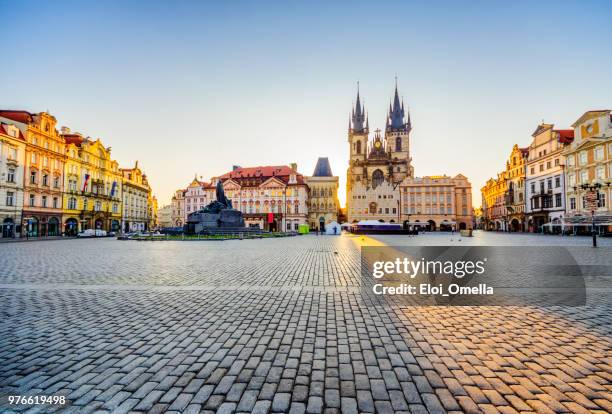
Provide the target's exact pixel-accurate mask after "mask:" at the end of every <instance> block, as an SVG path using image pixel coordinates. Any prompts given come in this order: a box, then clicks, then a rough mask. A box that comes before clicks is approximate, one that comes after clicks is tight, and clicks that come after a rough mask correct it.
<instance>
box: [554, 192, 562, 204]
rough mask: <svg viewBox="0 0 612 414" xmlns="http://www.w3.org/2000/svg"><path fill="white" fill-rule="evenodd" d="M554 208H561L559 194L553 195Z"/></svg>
mask: <svg viewBox="0 0 612 414" xmlns="http://www.w3.org/2000/svg"><path fill="white" fill-rule="evenodd" d="M555 207H561V194H559V193H557V194H555Z"/></svg>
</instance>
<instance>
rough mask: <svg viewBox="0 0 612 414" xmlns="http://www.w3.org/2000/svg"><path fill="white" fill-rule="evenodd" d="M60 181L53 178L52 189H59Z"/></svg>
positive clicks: (57, 178)
mask: <svg viewBox="0 0 612 414" xmlns="http://www.w3.org/2000/svg"><path fill="white" fill-rule="evenodd" d="M59 183H60V179H59V177H53V187H55V188H59Z"/></svg>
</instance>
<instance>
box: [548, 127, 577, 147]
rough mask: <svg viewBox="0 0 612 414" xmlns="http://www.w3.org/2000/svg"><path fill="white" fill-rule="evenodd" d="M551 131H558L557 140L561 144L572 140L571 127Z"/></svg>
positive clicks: (572, 131)
mask: <svg viewBox="0 0 612 414" xmlns="http://www.w3.org/2000/svg"><path fill="white" fill-rule="evenodd" d="M553 131H555V132H558V133H559V142H561V143H563V144H571V143H572V141H573V140H574V130H573V129H554V130H553Z"/></svg>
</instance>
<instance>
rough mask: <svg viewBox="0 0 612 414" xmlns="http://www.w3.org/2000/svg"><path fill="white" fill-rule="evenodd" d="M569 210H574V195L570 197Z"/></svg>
mask: <svg viewBox="0 0 612 414" xmlns="http://www.w3.org/2000/svg"><path fill="white" fill-rule="evenodd" d="M570 210H576V198H575V197H571V198H570Z"/></svg>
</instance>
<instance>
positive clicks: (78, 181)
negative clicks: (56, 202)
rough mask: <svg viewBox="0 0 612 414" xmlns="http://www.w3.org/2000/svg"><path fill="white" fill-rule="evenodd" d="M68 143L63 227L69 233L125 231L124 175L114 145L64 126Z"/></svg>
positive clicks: (70, 234) (64, 136)
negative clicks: (123, 214) (113, 155)
mask: <svg viewBox="0 0 612 414" xmlns="http://www.w3.org/2000/svg"><path fill="white" fill-rule="evenodd" d="M61 135H62V137H63V139H64V141H65V143H66V165H65V172H64V199H63V218H62V223H63V228H64V233H65V234H66V235H68V236H74V235H76V234H77V233H78V232H80V231H83V230H87V229H99V230H105V231H114V232H118V231H120V230H121V215H122V203H121V198H122V197H121V192H122V185H121V184H122V176H121V172H120V171H119V163H117V161H115V160H113V159H111V148H110V147H105V146H104V145H103V144H102V142H101V141H100V139H96V140H93V139H91V138H88V137H87V138H86V137H83V136H82V135H81V134H79V133H72V132H71V131H70V130H69V129H68V128H66V127H64V128H62V134H61Z"/></svg>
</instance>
